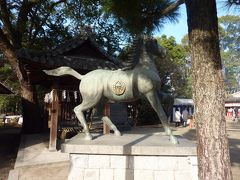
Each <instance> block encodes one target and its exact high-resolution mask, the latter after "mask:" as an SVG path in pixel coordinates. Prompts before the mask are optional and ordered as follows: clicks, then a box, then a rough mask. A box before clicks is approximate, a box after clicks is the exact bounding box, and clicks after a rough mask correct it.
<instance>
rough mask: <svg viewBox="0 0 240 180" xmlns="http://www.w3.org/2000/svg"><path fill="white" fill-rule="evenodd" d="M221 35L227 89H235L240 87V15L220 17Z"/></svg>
mask: <svg viewBox="0 0 240 180" xmlns="http://www.w3.org/2000/svg"><path fill="white" fill-rule="evenodd" d="M219 37H220V47H221V56H222V61H223V63H224V70H225V76H226V77H225V82H226V85H227V90H229V91H234V90H237V89H239V87H240V75H239V74H240V17H239V16H232V15H227V16H222V17H220V18H219Z"/></svg>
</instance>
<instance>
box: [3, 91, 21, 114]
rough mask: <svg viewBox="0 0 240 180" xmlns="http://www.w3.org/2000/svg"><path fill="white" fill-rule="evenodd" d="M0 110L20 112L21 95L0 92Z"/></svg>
mask: <svg viewBox="0 0 240 180" xmlns="http://www.w3.org/2000/svg"><path fill="white" fill-rule="evenodd" d="M0 112H2V113H14V114H21V97H20V96H19V95H1V94H0Z"/></svg>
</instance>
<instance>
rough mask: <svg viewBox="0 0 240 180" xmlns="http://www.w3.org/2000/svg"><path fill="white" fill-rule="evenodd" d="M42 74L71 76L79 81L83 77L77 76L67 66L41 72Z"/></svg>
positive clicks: (76, 73)
mask: <svg viewBox="0 0 240 180" xmlns="http://www.w3.org/2000/svg"><path fill="white" fill-rule="evenodd" d="M43 72H45V73H46V74H47V75H50V76H63V75H72V76H74V77H75V78H77V79H80V80H81V79H82V77H83V75H81V74H79V73H78V72H77V71H75V70H74V69H72V68H70V67H67V66H62V67H59V68H56V69H52V70H43Z"/></svg>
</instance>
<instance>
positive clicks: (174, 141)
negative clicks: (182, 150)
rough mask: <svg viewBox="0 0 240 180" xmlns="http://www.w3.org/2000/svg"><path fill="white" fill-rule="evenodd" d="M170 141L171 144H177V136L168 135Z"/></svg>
mask: <svg viewBox="0 0 240 180" xmlns="http://www.w3.org/2000/svg"><path fill="white" fill-rule="evenodd" d="M170 141H171V143H173V144H179V141H178V138H176V137H175V136H173V135H171V136H170Z"/></svg>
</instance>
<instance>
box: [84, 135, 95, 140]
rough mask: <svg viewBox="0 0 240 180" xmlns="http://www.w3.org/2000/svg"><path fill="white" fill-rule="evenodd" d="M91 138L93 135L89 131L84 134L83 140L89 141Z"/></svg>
mask: <svg viewBox="0 0 240 180" xmlns="http://www.w3.org/2000/svg"><path fill="white" fill-rule="evenodd" d="M92 139H93V137H92V135H91V134H90V133H88V134H86V135H85V140H87V141H90V140H92Z"/></svg>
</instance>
